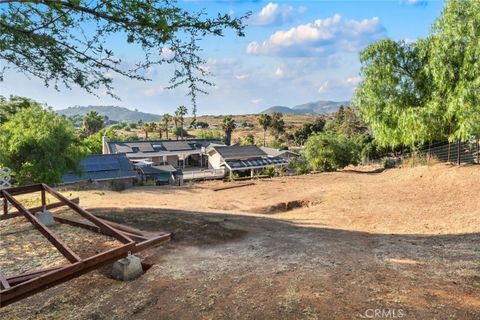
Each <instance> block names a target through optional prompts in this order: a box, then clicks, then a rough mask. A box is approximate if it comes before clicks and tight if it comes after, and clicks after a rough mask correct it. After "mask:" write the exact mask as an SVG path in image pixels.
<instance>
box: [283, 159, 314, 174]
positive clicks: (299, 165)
mask: <svg viewBox="0 0 480 320" xmlns="http://www.w3.org/2000/svg"><path fill="white" fill-rule="evenodd" d="M288 168H290V169H292V170H295V174H298V175H301V174H307V173H309V172H310V169H309V168H308V165H307V163H306V162H305V160H303V159H298V160H296V159H293V160H291V161H290V162H289V163H288Z"/></svg>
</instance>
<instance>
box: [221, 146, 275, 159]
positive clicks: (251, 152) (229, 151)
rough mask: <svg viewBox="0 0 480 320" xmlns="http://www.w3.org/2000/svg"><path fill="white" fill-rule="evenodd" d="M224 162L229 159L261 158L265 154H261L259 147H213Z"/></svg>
mask: <svg viewBox="0 0 480 320" xmlns="http://www.w3.org/2000/svg"><path fill="white" fill-rule="evenodd" d="M213 149H214V150H216V151H217V152H218V153H219V154H220V156H221V157H222V158H223V159H224V160H229V159H250V158H262V157H266V156H267V154H266V153H265V152H263V151H262V150H261V149H260V148H259V147H257V146H254V145H250V146H215V147H213Z"/></svg>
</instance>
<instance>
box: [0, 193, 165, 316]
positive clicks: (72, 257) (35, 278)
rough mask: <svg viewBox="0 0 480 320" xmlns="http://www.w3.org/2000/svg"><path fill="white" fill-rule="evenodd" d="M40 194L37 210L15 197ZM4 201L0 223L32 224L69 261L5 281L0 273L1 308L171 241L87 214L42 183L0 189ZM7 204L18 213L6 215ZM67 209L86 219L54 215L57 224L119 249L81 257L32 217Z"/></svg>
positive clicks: (0, 195) (76, 204)
mask: <svg viewBox="0 0 480 320" xmlns="http://www.w3.org/2000/svg"><path fill="white" fill-rule="evenodd" d="M33 192H40V193H41V199H42V205H41V206H40V207H36V208H30V209H27V208H25V207H24V206H23V205H22V204H21V203H20V202H19V201H18V200H17V199H15V197H14V196H15V195H20V194H27V193H33ZM47 193H48V194H50V195H52V196H53V197H55V198H56V199H57V200H58V202H56V203H52V204H48V205H47V204H46V194H47ZM1 198H3V215H0V220H5V219H10V218H14V217H19V216H23V217H25V218H26V219H27V220H28V221H29V222H30V223H32V225H33V226H34V227H35V228H36V229H37V230H38V231H40V232H41V233H42V234H43V236H44V237H45V238H47V239H48V241H50V243H51V244H53V245H54V246H55V248H57V250H58V251H60V252H61V253H62V255H63V256H64V257H65V258H66V259H67V260H68V261H69V262H70V264H67V265H61V266H55V267H51V268H47V269H43V270H39V271H35V272H30V273H24V274H20V275H16V276H13V277H9V278H6V277H5V276H4V275H3V274H2V273H1V272H0V289H1V290H0V307H4V306H6V305H9V304H11V303H13V302H16V301H19V300H21V299H24V298H26V297H28V296H31V295H33V294H35V293H37V292H40V291H43V290H45V289H47V288H50V287H53V286H55V285H57V284H60V283H63V282H65V281H68V280H70V279H72V278H76V277H79V276H80V275H82V274H84V273H87V272H89V271H92V270H94V269H96V268H98V267H100V266H102V265H104V264H107V263H111V262H113V261H115V260H118V259H121V258H124V257H126V256H127V255H128V254H129V253H134V252H138V251H141V250H144V249H146V248H148V247H151V246H154V245H158V244H160V243H163V242H166V241H169V240H170V239H171V234H170V233H164V234H152V233H145V232H143V231H141V230H138V229H135V228H131V227H127V226H123V225H120V224H117V223H113V222H110V221H107V220H103V219H100V218H98V217H95V216H94V215H93V214H91V213H90V212H88V211H86V210H84V209H82V208H81V207H80V206H79V205H78V203H79V201H78V199H74V200H69V199H67V198H66V197H64V196H63V195H61V194H60V193H58V192H57V191H55V190H53V189H52V188H51V187H49V186H47V185H45V184H35V185H29V186H24V187H13V188H8V189H4V190H0V199H1ZM8 203H10V204H11V205H12V206H13V207H14V208H16V209H17V212H14V213H8ZM62 206H68V207H69V208H70V209H72V210H73V211H75V212H76V213H78V214H79V215H80V216H81V217H83V218H84V219H86V220H87V222H85V221H80V220H76V219H71V218H63V217H57V216H54V220H55V221H56V222H58V223H66V224H70V225H73V226H76V227H81V228H85V229H88V230H91V231H95V232H98V233H102V234H105V235H108V236H111V237H113V238H115V239H116V240H118V241H120V242H121V243H122V245H121V246H120V247H118V248H114V249H110V250H107V251H105V252H102V253H99V254H96V255H94V256H91V257H88V258H86V259H82V258H80V257H79V256H78V255H77V254H76V253H75V252H74V251H73V250H72V249H71V248H69V247H68V246H67V245H66V244H65V243H64V242H63V241H62V240H61V239H59V238H57V237H56V236H55V235H54V234H53V233H52V232H51V231H50V230H49V229H48V228H47V227H46V226H45V225H44V224H43V223H42V222H41V221H40V220H38V219H37V218H36V217H35V215H34V214H35V212H40V211H44V210H46V209H52V208H59V207H62Z"/></svg>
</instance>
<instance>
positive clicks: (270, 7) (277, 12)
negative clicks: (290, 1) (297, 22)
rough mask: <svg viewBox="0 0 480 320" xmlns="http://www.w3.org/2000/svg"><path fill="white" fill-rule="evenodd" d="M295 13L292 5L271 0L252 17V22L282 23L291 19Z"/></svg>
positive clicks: (260, 23)
mask: <svg viewBox="0 0 480 320" xmlns="http://www.w3.org/2000/svg"><path fill="white" fill-rule="evenodd" d="M294 13H295V11H294V9H293V7H292V6H289V5H285V4H278V3H273V2H269V3H268V4H267V5H266V6H265V7H263V8H262V10H260V12H259V13H257V14H255V15H253V16H252V17H251V19H250V23H251V24H252V25H257V26H265V25H274V24H282V23H284V22H289V21H291V19H292V17H293V14H294Z"/></svg>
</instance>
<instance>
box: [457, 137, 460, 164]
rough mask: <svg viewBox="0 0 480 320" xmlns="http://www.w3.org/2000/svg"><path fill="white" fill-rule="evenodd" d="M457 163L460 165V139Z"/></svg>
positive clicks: (458, 141)
mask: <svg viewBox="0 0 480 320" xmlns="http://www.w3.org/2000/svg"><path fill="white" fill-rule="evenodd" d="M457 165H460V139H458V140H457Z"/></svg>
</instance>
